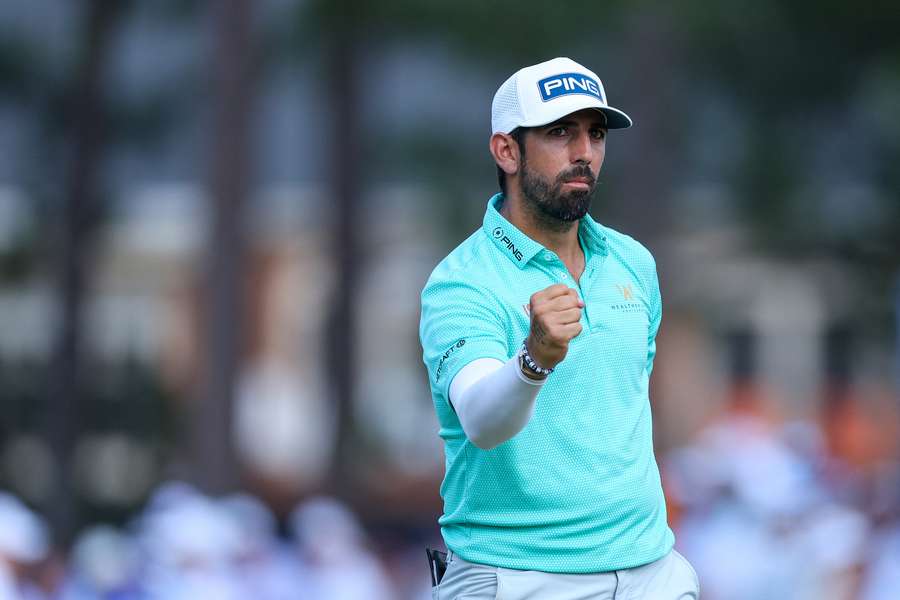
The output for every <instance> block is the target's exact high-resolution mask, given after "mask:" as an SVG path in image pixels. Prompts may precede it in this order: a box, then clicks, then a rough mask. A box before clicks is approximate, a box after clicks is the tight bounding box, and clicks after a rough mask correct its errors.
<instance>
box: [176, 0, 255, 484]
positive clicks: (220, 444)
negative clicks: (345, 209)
mask: <svg viewBox="0 0 900 600" xmlns="http://www.w3.org/2000/svg"><path fill="white" fill-rule="evenodd" d="M212 16H213V20H214V24H215V44H214V53H215V54H214V57H213V76H214V81H213V94H212V97H213V98H214V102H215V108H214V110H215V113H214V121H213V135H212V138H213V146H212V161H211V189H210V191H211V215H212V229H211V232H210V233H211V236H210V245H209V255H208V257H207V260H208V262H207V272H206V286H205V289H204V302H205V310H204V311H203V315H204V323H203V327H202V331H203V332H204V333H203V336H204V344H203V348H204V349H205V353H204V357H203V360H201V364H202V365H204V366H203V367H202V369H203V372H202V375H201V385H200V397H199V401H198V402H197V403H196V406H195V410H194V414H193V418H192V422H191V428H192V431H191V437H192V444H191V445H192V452H193V456H192V458H193V462H194V474H195V477H196V480H197V482H198V483H199V485H200V486H201V487H202V488H203V489H205V490H206V491H208V492H211V493H220V492H224V491H227V490H229V489H231V488H233V487H234V486H235V484H236V483H237V480H238V478H237V463H236V460H235V452H234V444H233V427H232V420H233V406H234V390H235V383H236V381H237V377H238V375H239V373H240V357H241V349H242V340H243V333H244V332H243V329H244V321H245V319H244V312H245V311H244V310H243V309H244V302H243V282H244V273H245V254H246V253H245V239H244V234H243V230H242V224H243V211H244V205H245V200H246V196H247V193H248V189H249V181H250V152H249V151H250V148H251V143H250V118H251V103H252V96H253V93H252V90H253V85H254V83H255V82H254V77H253V72H252V71H253V69H252V66H253V60H252V57H253V46H252V40H251V36H252V31H253V27H252V25H253V19H252V17H253V2H252V0H219V1H218V2H216V3H215V4H214V5H213V15H212Z"/></svg>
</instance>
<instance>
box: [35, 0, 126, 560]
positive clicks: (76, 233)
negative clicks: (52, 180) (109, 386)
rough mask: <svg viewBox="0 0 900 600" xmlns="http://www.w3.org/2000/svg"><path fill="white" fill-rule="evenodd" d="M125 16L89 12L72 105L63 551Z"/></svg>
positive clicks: (52, 435) (65, 215)
mask: <svg viewBox="0 0 900 600" xmlns="http://www.w3.org/2000/svg"><path fill="white" fill-rule="evenodd" d="M120 13H121V2H119V1H118V0H93V1H92V2H89V3H88V4H87V7H86V15H85V26H84V34H83V38H82V40H83V47H82V55H81V58H80V61H79V64H78V71H77V74H76V80H75V89H74V90H75V91H74V94H73V96H72V99H71V103H70V106H71V107H72V112H71V115H70V119H71V124H72V125H71V126H72V132H71V140H72V144H71V151H72V155H71V159H70V162H69V164H68V172H67V174H66V180H67V184H66V195H65V199H64V205H63V209H62V215H61V216H62V219H61V221H62V222H61V224H60V225H61V226H60V235H59V239H58V242H57V244H56V246H55V263H56V269H57V277H58V281H57V293H58V303H59V307H60V326H59V330H58V334H57V338H56V340H55V343H54V348H53V355H52V358H51V376H50V378H49V381H48V393H49V403H48V410H47V422H46V426H47V436H48V441H49V443H50V447H51V450H52V453H53V456H54V458H55V463H56V467H57V469H58V473H56V476H55V477H54V488H53V489H52V490H51V494H50V504H49V506H48V511H47V514H48V517H49V519H50V523H51V525H52V527H53V530H54V531H55V532H56V534H57V535H58V536H59V540H60V541H61V542H63V543H66V542H68V541H69V540H71V538H72V535H73V534H74V531H75V527H76V526H77V524H78V523H77V520H78V511H77V501H76V495H75V490H74V481H73V478H72V473H73V469H72V464H71V461H72V456H73V455H74V450H75V443H76V439H77V436H78V433H79V419H78V417H79V414H80V412H81V410H80V409H81V405H82V401H83V397H84V390H83V379H84V378H83V373H82V367H83V356H82V351H83V340H82V326H81V316H82V307H83V304H84V291H85V288H86V280H87V277H88V274H89V272H90V269H89V261H90V258H91V251H92V246H93V243H92V242H93V235H94V233H95V231H96V229H97V221H98V219H99V216H100V214H101V213H102V210H101V204H102V203H101V199H100V195H101V194H100V190H99V167H100V162H101V159H102V153H103V145H104V141H105V131H104V125H105V118H104V112H105V111H104V102H103V99H102V95H101V87H102V86H101V77H102V73H103V68H104V66H105V64H106V60H107V54H108V50H109V43H110V40H111V38H112V34H113V31H114V29H115V26H116V23H117V20H118V17H119V15H120Z"/></svg>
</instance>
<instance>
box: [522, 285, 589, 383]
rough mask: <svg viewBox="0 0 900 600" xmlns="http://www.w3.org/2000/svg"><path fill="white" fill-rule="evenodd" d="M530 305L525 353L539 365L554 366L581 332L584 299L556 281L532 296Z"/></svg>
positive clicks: (560, 360)
mask: <svg viewBox="0 0 900 600" xmlns="http://www.w3.org/2000/svg"><path fill="white" fill-rule="evenodd" d="M529 308H530V312H531V332H530V333H529V334H528V339H527V340H526V341H525V343H526V345H527V346H528V353H529V354H530V355H531V358H533V359H534V361H535V362H536V363H537V364H538V366H539V367H543V368H545V369H553V368H555V367H556V365H558V364H559V363H561V362H562V360H563V359H564V358H565V357H566V353H567V352H568V351H569V342H570V341H571V340H572V339H574V338H575V336H577V335H578V334H579V333H581V323H579V321H580V320H581V309H582V308H584V302H582V301H581V298H579V297H578V293H577V292H576V291H575V290H573V289H572V288H570V287H569V286H567V285H564V284H561V283H558V284H556V285H551V286H550V287H548V288H546V289H543V290H541V291H539V292H536V293H535V294H534V295H533V296H531V300H530V301H529Z"/></svg>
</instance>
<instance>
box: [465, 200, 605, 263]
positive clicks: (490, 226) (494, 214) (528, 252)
mask: <svg viewBox="0 0 900 600" xmlns="http://www.w3.org/2000/svg"><path fill="white" fill-rule="evenodd" d="M502 203H503V194H495V195H494V196H492V197H491V199H490V200H488V205H487V210H486V211H485V213H484V222H483V223H482V226H481V228H482V230H483V231H484V233H485V235H486V236H488V239H490V240H491V241H492V242H493V243H494V245H495V246H496V247H497V249H498V250H500V252H501V253H502V254H503V255H504V256H506V257H507V258H509V260H511V261H512V262H513V263H514V264H515V265H516V266H517V267H519V268H520V269H522V268H524V267H525V265H526V264H528V262H529V261H530V260H531V259H532V258H534V257H535V255H536V254H537V253H538V252H540V251H542V250H544V247H543V246H542V245H541V244H539V243H537V242H536V241H534V240H533V239H531V238H530V237H528V236H527V235H525V234H524V233H522V232H521V231H520V230H519V229H518V228H517V227H516V226H515V225H513V224H512V223H510V222H509V221H507V220H506V218H505V217H504V216H503V215H501V214H500V211H499V210H498V209H499V207H500V205H501V204H502ZM578 233H579V236H580V237H581V240H582V242H583V243H584V244H585V245H586V246H587V247H588V249H589V250H590V251H591V252H594V253H598V254H602V255H604V256H605V255H606V254H608V253H609V250H608V248H607V240H606V233H605V232H604V231H603V226H602V225H600V224H599V223H597V222H596V221H594V219H592V218H591V216H590V215H585V216H584V218H583V219H581V223H579V225H578Z"/></svg>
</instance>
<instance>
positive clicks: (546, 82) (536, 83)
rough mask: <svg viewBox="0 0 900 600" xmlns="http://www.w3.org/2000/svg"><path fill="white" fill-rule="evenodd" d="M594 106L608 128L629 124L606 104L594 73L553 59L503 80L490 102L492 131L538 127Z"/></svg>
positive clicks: (618, 127)
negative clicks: (600, 113)
mask: <svg viewBox="0 0 900 600" xmlns="http://www.w3.org/2000/svg"><path fill="white" fill-rule="evenodd" d="M585 108H595V109H597V110H599V111H600V112H602V113H603V114H605V115H606V126H607V128H608V129H625V128H626V127H631V118H630V117H629V116H628V115H626V114H625V113H623V112H622V111H621V110H619V109H618V108H613V107H612V106H609V105H608V104H607V103H606V92H605V91H604V90H603V83H602V82H601V81H600V78H599V77H597V74H596V73H594V72H593V71H591V70H590V69H587V68H585V67H583V66H581V65H579V64H578V63H577V62H575V61H574V60H572V59H570V58H554V59H553V60H548V61H547V62H542V63H540V64H537V65H532V66H530V67H525V68H523V69H519V70H518V71H516V72H515V73H514V74H513V76H512V77H510V78H509V79H507V80H506V81H504V82H503V85H501V86H500V89H498V90H497V93H496V94H494V101H493V103H492V104H491V128H492V133H497V132H501V133H509V132H511V131H512V130H513V129H515V128H516V127H538V126H540V125H546V124H547V123H552V122H553V121H556V120H557V119H560V118H562V117H564V116H566V115H570V114H572V113H573V112H576V111H579V110H582V109H585Z"/></svg>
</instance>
